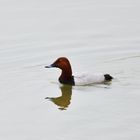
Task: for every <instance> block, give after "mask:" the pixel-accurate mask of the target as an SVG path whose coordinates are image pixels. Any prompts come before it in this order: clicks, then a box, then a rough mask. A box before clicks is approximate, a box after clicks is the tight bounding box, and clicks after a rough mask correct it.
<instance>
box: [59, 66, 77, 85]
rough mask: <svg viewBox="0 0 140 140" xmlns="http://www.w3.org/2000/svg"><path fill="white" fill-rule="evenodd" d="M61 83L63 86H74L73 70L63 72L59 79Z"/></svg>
mask: <svg viewBox="0 0 140 140" xmlns="http://www.w3.org/2000/svg"><path fill="white" fill-rule="evenodd" d="M59 81H60V83H62V84H69V85H74V77H73V76H72V70H71V68H69V69H65V70H64V69H63V70H62V73H61V75H60V77H59Z"/></svg>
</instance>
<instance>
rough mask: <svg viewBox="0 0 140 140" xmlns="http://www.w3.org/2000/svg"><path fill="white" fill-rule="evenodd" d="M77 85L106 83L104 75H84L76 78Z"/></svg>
mask: <svg viewBox="0 0 140 140" xmlns="http://www.w3.org/2000/svg"><path fill="white" fill-rule="evenodd" d="M74 81H75V85H89V84H98V83H102V82H104V81H105V77H104V74H102V73H88V72H87V73H82V74H78V75H75V76H74Z"/></svg>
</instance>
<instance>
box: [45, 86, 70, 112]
mask: <svg viewBox="0 0 140 140" xmlns="http://www.w3.org/2000/svg"><path fill="white" fill-rule="evenodd" d="M60 89H61V93H62V95H61V96H59V97H46V98H45V99H49V100H50V101H52V102H53V103H54V104H56V105H57V106H58V107H59V108H58V109H60V110H66V109H67V108H68V106H69V105H70V102H71V96H72V86H69V85H61V86H60Z"/></svg>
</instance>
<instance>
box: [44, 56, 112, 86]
mask: <svg viewBox="0 0 140 140" xmlns="http://www.w3.org/2000/svg"><path fill="white" fill-rule="evenodd" d="M45 68H59V69H61V75H60V77H59V79H58V81H59V82H60V83H61V84H65V85H72V86H84V85H90V84H100V83H105V82H110V81H112V79H113V77H112V76H111V75H110V74H104V73H87V72H86V73H82V74H79V75H73V73H72V67H71V64H70V61H69V60H68V58H67V57H59V58H57V59H56V60H55V61H54V62H53V63H52V64H51V65H48V66H45Z"/></svg>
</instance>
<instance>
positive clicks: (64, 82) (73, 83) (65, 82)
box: [59, 76, 75, 86]
mask: <svg viewBox="0 0 140 140" xmlns="http://www.w3.org/2000/svg"><path fill="white" fill-rule="evenodd" d="M59 82H60V83H61V84H66V85H72V86H74V85H75V82H74V76H72V77H71V78H70V79H62V78H61V77H60V78H59Z"/></svg>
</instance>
